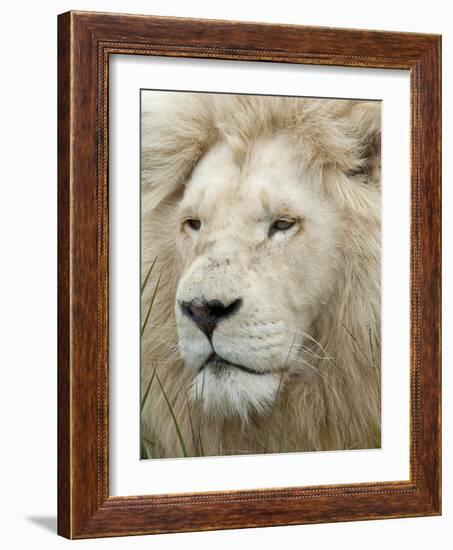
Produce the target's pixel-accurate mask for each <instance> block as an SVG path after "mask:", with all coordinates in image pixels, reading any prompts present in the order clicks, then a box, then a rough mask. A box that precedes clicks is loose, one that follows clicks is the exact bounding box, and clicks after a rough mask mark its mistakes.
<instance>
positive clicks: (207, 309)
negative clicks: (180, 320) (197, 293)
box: [180, 298, 242, 339]
mask: <svg viewBox="0 0 453 550" xmlns="http://www.w3.org/2000/svg"><path fill="white" fill-rule="evenodd" d="M241 305H242V299H241V298H238V299H237V300H234V301H233V302H231V303H230V304H229V305H227V306H226V305H225V304H223V303H222V302H221V301H220V300H205V299H203V298H194V299H193V300H192V301H190V302H180V306H181V310H182V312H183V313H184V314H185V315H187V316H188V317H189V318H190V319H192V321H193V322H194V323H195V324H196V325H197V326H198V328H199V329H200V330H202V331H203V332H204V333H205V334H206V336H207V337H208V338H209V339H210V338H211V336H212V332H213V331H214V329H215V327H216V326H217V323H218V322H219V321H221V320H222V319H225V318H226V317H229V316H230V315H233V314H234V313H236V312H237V311H238V310H239V308H240V307H241Z"/></svg>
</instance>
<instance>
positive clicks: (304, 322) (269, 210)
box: [141, 91, 381, 458]
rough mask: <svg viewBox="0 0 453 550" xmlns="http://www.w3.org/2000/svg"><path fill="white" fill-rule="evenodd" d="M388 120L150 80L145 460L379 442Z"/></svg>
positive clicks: (146, 96) (373, 108)
mask: <svg viewBox="0 0 453 550" xmlns="http://www.w3.org/2000/svg"><path fill="white" fill-rule="evenodd" d="M380 127H381V124H380V102H377V101H363V100H330V99H314V98H294V97H274V96H272V97H271V96H241V95H226V94H208V93H188V92H179V93H178V92H166V93H165V92H160V93H159V92H152V91H149V92H143V95H142V136H141V137H142V150H141V187H142V245H141V246H142V280H144V279H145V278H146V277H147V275H149V273H151V276H150V278H149V281H148V282H147V284H146V287H145V290H144V293H143V296H142V322H143V323H144V330H143V335H142V342H141V350H142V354H141V355H142V359H141V361H142V365H141V369H142V370H141V373H142V374H141V379H142V382H141V385H142V400H143V401H144V402H143V405H142V416H141V421H142V442H145V443H146V445H147V446H148V447H147V449H148V450H147V452H146V453H145V455H144V456H145V457H153V458H165V457H181V456H202V455H203V456H212V455H232V454H259V453H277V452H302V451H327V450H339V449H343V450H346V449H366V448H378V447H380V418H381V415H380V265H381V264H380V255H381V246H380V235H381V229H380V219H381V215H380V214H381V206H380V204H381V193H380V179H381V178H380ZM142 457H143V455H142Z"/></svg>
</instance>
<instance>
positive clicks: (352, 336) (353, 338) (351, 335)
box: [341, 323, 374, 368]
mask: <svg viewBox="0 0 453 550" xmlns="http://www.w3.org/2000/svg"><path fill="white" fill-rule="evenodd" d="M341 324H342V325H343V328H344V329H345V331H346V332H347V333H348V334H349V336H350V337H351V338H352V341H353V342H354V344H355V345H356V347H357V349H358V350H359V351H360V353H361V354H362V356H363V358H364V359H365V361H366V362H367V363H368V364H369V365H371V367H372V368H374V365H373V363H372V362H370V358H369V357H368V356H367V354H366V353H365V352H364V350H363V348H362V346H361V345H360V344H359V341H358V340H357V338H356V337H355V336H354V335H353V334H352V332H351V331H350V330H349V329H348V327H347V326H346V325H345V324H344V323H341Z"/></svg>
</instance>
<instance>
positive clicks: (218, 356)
mask: <svg viewBox="0 0 453 550" xmlns="http://www.w3.org/2000/svg"><path fill="white" fill-rule="evenodd" d="M290 151H291V143H290V138H289V137H286V136H284V135H283V134H282V135H279V136H277V135H276V136H273V137H266V138H262V139H260V140H257V141H256V142H255V143H254V144H253V145H252V146H251V147H250V149H249V151H248V154H247V155H246V156H245V157H244V158H242V159H239V158H238V157H237V155H235V153H234V150H233V148H232V147H231V145H230V144H228V142H227V141H223V142H219V143H217V144H216V145H215V146H213V147H212V148H211V149H210V150H209V151H208V152H207V153H206V154H205V156H204V157H203V158H202V160H201V161H200V162H199V163H198V165H197V166H196V167H195V169H194V171H193V173H192V176H191V178H190V181H189V182H188V183H187V186H186V189H185V193H184V196H183V198H182V200H181V202H180V204H179V224H178V237H177V254H178V256H179V259H180V263H181V265H182V266H183V267H182V275H181V278H180V280H179V284H178V288H177V294H176V303H175V313H176V322H177V330H178V338H179V349H180V353H181V355H182V357H183V359H184V361H185V364H186V366H187V367H188V368H191V369H193V370H194V371H195V373H196V378H195V382H194V384H193V386H192V397H193V398H194V399H200V398H201V395H202V396H203V398H202V401H203V405H204V408H205V411H206V412H207V413H210V414H214V415H219V416H220V415H221V416H232V415H240V416H242V417H247V415H248V414H249V413H250V412H252V411H254V412H256V413H258V414H259V413H262V412H263V411H265V410H266V408H267V407H268V406H269V405H270V404H272V402H273V399H274V398H275V395H276V392H277V388H278V386H279V383H280V380H281V376H282V372H283V371H285V370H297V371H299V372H300V373H302V374H303V373H304V369H307V368H308V367H305V366H304V361H303V359H302V358H301V354H300V350H301V348H302V347H303V345H304V341H305V338H306V334H307V333H309V331H310V325H311V324H312V323H313V321H314V320H315V319H316V317H317V316H318V315H319V313H320V311H321V308H323V306H324V305H325V304H326V303H327V302H328V301H329V299H330V296H331V293H332V291H333V287H334V284H335V279H336V272H337V265H338V255H339V251H338V244H337V243H338V241H339V240H340V235H339V233H340V231H341V227H340V226H341V224H340V218H339V214H338V213H337V211H336V210H335V207H334V205H333V204H332V203H331V202H330V201H329V199H328V197H326V196H325V195H324V194H323V191H322V186H321V185H320V181H316V177H315V176H311V177H310V178H309V177H308V176H306V175H304V171H303V169H301V168H300V164H299V163H296V161H295V160H293V158H292V157H291V153H290ZM307 173H308V172H307Z"/></svg>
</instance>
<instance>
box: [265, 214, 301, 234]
mask: <svg viewBox="0 0 453 550" xmlns="http://www.w3.org/2000/svg"><path fill="white" fill-rule="evenodd" d="M295 223H296V221H295V220H288V219H285V218H281V219H279V220H276V221H275V222H274V223H273V224H272V225H271V226H270V227H269V237H271V236H272V235H273V234H274V233H276V232H277V231H287V230H288V229H291V227H292V226H293V225H294V224H295Z"/></svg>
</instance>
